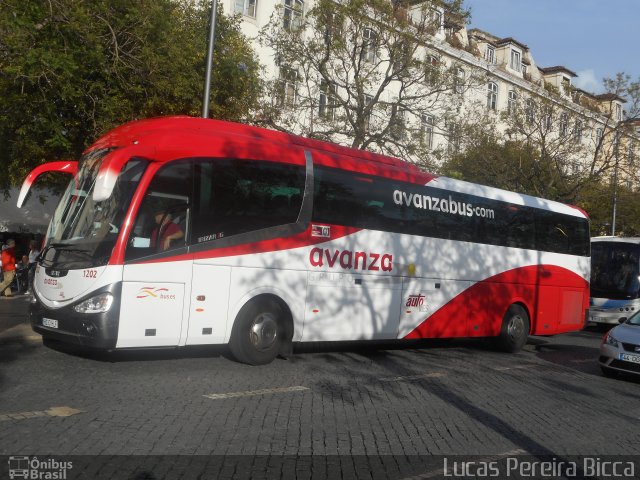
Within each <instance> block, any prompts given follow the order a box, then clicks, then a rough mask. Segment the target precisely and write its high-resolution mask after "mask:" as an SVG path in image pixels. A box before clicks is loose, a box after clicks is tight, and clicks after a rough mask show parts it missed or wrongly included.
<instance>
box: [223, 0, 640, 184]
mask: <svg viewBox="0 0 640 480" xmlns="http://www.w3.org/2000/svg"><path fill="white" fill-rule="evenodd" d="M221 3H222V4H223V8H224V11H225V12H227V13H232V14H233V13H235V14H240V15H242V18H243V23H242V26H243V27H242V28H243V32H244V33H245V35H247V37H248V38H250V39H252V40H253V43H254V48H255V50H256V52H257V54H258V56H259V58H260V61H261V63H262V64H263V65H264V66H265V76H266V78H267V79H268V80H272V81H273V82H274V85H275V86H276V88H277V89H279V92H276V93H274V95H273V98H274V103H275V106H276V107H277V108H280V109H289V113H287V115H286V119H287V123H286V125H283V128H285V129H288V130H291V131H294V132H295V133H299V134H303V135H311V136H318V137H319V138H324V139H327V140H331V141H335V142H338V143H343V144H347V145H351V144H353V142H352V137H353V135H354V134H357V132H356V133H354V132H353V131H352V130H350V129H349V128H344V129H342V131H339V132H336V131H335V129H334V130H332V134H331V135H328V134H325V133H326V132H324V131H322V130H321V129H317V125H319V124H322V121H326V120H327V117H328V115H327V112H329V111H330V110H329V109H330V108H337V107H339V106H340V105H343V106H344V105H345V104H344V103H341V102H342V100H341V101H337V100H336V97H339V96H340V91H339V90H338V88H339V87H336V86H335V85H330V84H328V83H327V81H326V79H321V78H316V79H315V80H313V81H312V83H313V82H315V85H314V86H313V88H310V87H309V82H306V83H305V85H304V86H303V85H302V83H303V82H305V80H302V77H303V72H300V71H299V70H298V69H297V67H296V66H295V65H285V64H282V62H279V61H277V60H276V58H277V55H276V54H275V53H274V51H273V49H271V48H270V47H268V46H266V45H265V44H264V42H261V41H260V40H261V37H263V36H264V32H263V29H264V28H265V27H266V26H267V25H268V24H269V22H275V23H278V22H281V24H282V25H283V26H284V27H285V28H287V29H292V28H295V26H296V25H299V24H300V23H301V21H302V19H303V18H304V16H305V14H306V13H307V12H309V11H310V9H311V8H313V6H314V5H315V0H221ZM405 5H406V8H404V9H402V8H398V9H397V11H396V14H398V15H404V16H406V18H408V19H409V20H410V22H412V23H413V24H415V25H417V24H418V23H420V22H421V21H423V20H424V17H425V15H426V16H428V20H429V22H430V27H429V29H428V30H422V34H421V37H420V38H419V44H420V47H419V48H417V49H415V50H414V51H413V55H414V56H417V57H421V58H423V59H427V61H426V62H425V64H427V65H428V64H429V63H432V64H433V66H434V68H437V69H438V71H440V72H447V73H448V75H449V76H446V75H445V76H441V77H440V80H442V81H448V82H450V85H449V88H448V89H444V90H443V89H440V90H442V91H439V92H438V95H435V96H433V97H427V96H425V97H424V98H423V99H422V100H423V102H422V104H421V103H420V102H414V103H413V104H410V105H408V106H406V105H405V104H403V103H402V102H398V98H399V97H400V95H401V92H400V90H402V88H403V87H402V86H398V85H395V84H394V82H393V81H392V82H389V85H388V87H387V88H386V90H384V91H376V92H371V93H370V95H369V94H367V93H366V92H365V95H364V96H365V98H364V106H365V107H366V105H367V102H372V101H373V99H374V98H375V100H376V101H378V102H379V103H380V104H381V105H382V107H380V108H378V109H372V110H371V114H369V115H368V116H367V118H366V122H365V127H366V128H368V129H370V130H374V129H376V128H378V130H379V132H381V134H382V135H386V138H391V139H392V140H393V141H391V142H390V144H389V145H388V144H386V143H384V142H382V141H372V142H371V143H368V144H357V145H356V146H359V147H360V148H369V149H372V150H379V151H382V152H384V153H388V154H392V155H397V156H401V157H404V158H406V159H408V160H412V161H421V160H422V159H423V157H424V156H430V155H431V154H433V155H432V161H431V165H433V164H434V162H435V163H437V162H438V161H441V160H442V158H444V157H445V156H446V155H447V154H450V153H452V152H456V151H458V150H459V149H460V148H463V144H464V142H463V140H464V139H461V138H459V135H460V132H461V131H462V130H460V129H459V128H458V127H459V125H460V124H461V123H463V122H469V121H470V120H473V119H476V120H477V121H478V122H493V123H494V124H495V126H496V128H497V129H498V131H500V132H501V133H502V134H504V135H515V136H516V137H517V135H518V132H517V130H518V129H517V128H515V127H514V125H515V123H516V122H517V121H520V123H521V128H520V130H521V131H520V134H522V133H523V131H524V130H526V128H527V124H529V125H530V126H531V130H533V126H535V128H536V129H537V130H538V131H539V132H540V134H541V135H546V136H549V137H550V138H551V137H552V138H555V139H556V140H558V139H559V140H562V139H567V141H568V140H571V145H572V149H571V150H570V154H569V156H568V159H567V168H568V169H572V170H573V171H574V172H579V171H580V170H581V169H593V168H594V165H600V166H602V165H604V166H607V167H608V168H609V169H611V168H612V166H613V167H614V168H615V170H616V175H617V178H620V179H621V181H623V182H625V183H626V184H628V185H629V186H634V188H635V187H637V185H638V184H639V171H638V167H640V165H638V163H639V162H638V160H637V155H638V153H639V152H640V123H639V121H638V120H637V119H635V120H634V119H627V118H625V114H624V108H625V100H624V99H623V98H620V97H618V96H616V95H613V94H604V95H595V94H592V93H590V92H586V91H584V90H581V89H579V88H576V87H574V86H573V84H572V82H573V80H574V79H575V78H576V73H575V72H573V71H572V70H571V69H570V68H568V67H566V66H560V65H556V66H542V65H538V64H537V63H536V61H535V58H534V55H533V52H532V51H531V49H530V48H529V47H528V46H527V45H525V44H524V43H522V42H520V41H518V40H517V39H516V38H515V37H507V38H500V37H497V36H495V35H492V34H491V33H489V32H485V31H482V30H479V29H467V27H466V25H465V24H464V21H462V20H460V19H458V18H456V17H455V16H453V15H449V14H448V13H447V12H445V11H444V10H443V9H442V8H441V7H437V6H434V4H432V2H424V1H419V0H418V1H410V2H408V3H406V4H405ZM272 24H273V23H272ZM514 29H515V27H514ZM426 31H428V32H429V35H425V34H424V32H426ZM514 33H517V32H514ZM359 35H361V37H362V41H363V42H364V44H366V45H369V46H371V48H370V49H369V51H365V52H364V55H361V58H360V60H362V59H364V60H369V61H370V62H374V61H375V60H380V59H382V58H383V57H384V53H380V50H381V49H382V47H381V46H378V45H376V41H377V35H378V34H377V32H376V29H375V28H364V29H362V32H361V33H359ZM367 42H368V43H367ZM389 58H391V57H389ZM568 61H570V59H568ZM376 68H378V69H379V70H384V68H385V67H384V62H383V61H382V62H379V63H378V64H376ZM425 81H426V82H428V81H429V78H427V77H425ZM396 83H397V82H396ZM302 91H304V92H305V95H306V97H305V96H304V95H303V94H302V93H301V92H302ZM414 97H415V95H414ZM394 102H396V103H394ZM387 107H388V108H387ZM357 108H360V110H362V105H358V106H354V111H355V110H356V109H357ZM518 112H519V113H520V116H521V117H522V118H521V119H520V120H517V118H516V117H517V116H518ZM390 119H391V121H390ZM330 120H335V114H334V113H333V111H331V116H330ZM314 128H315V130H314ZM399 129H406V130H407V131H410V132H412V134H411V135H407V134H403V135H398V131H399ZM327 131H328V130H327ZM525 133H526V132H525ZM399 140H402V141H399ZM402 142H404V143H405V145H404V146H403V145H401V144H402ZM412 143H413V144H419V147H420V148H414V147H415V145H412ZM569 157H571V158H569Z"/></svg>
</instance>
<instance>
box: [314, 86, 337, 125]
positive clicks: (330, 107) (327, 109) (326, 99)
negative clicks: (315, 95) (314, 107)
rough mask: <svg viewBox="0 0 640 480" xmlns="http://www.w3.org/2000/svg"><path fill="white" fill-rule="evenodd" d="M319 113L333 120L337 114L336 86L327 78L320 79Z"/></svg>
mask: <svg viewBox="0 0 640 480" xmlns="http://www.w3.org/2000/svg"><path fill="white" fill-rule="evenodd" d="M318 103H319V107H318V114H319V115H320V117H322V118H325V119H327V120H333V119H334V118H335V115H336V105H337V104H338V102H337V100H336V86H335V85H334V84H330V83H328V82H327V81H326V80H324V79H323V80H321V81H320V99H319V102H318Z"/></svg>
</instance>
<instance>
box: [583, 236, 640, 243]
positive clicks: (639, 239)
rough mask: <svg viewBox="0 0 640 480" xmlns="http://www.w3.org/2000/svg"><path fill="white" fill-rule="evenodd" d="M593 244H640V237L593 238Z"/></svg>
mask: <svg viewBox="0 0 640 480" xmlns="http://www.w3.org/2000/svg"><path fill="white" fill-rule="evenodd" d="M591 241H592V242H615V243H635V244H640V237H611V236H601V237H593V238H592V239H591Z"/></svg>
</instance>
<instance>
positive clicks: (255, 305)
mask: <svg viewBox="0 0 640 480" xmlns="http://www.w3.org/2000/svg"><path fill="white" fill-rule="evenodd" d="M283 337H284V332H283V311H282V308H281V307H280V305H278V304H277V303H276V302H274V301H272V300H260V301H254V302H251V303H249V304H247V305H245V306H244V307H242V309H241V310H240V313H239V314H238V317H237V318H236V321H235V323H234V325H233V330H232V333H231V340H230V341H229V349H230V350H231V353H232V354H233V356H234V357H235V358H236V360H238V361H239V362H242V363H247V364H249V365H265V364H267V363H270V362H271V361H273V359H274V358H276V356H277V355H278V354H279V353H280V350H281V348H282V343H283Z"/></svg>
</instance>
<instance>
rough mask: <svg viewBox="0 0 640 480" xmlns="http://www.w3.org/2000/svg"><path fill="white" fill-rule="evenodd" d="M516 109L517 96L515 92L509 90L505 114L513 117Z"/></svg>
mask: <svg viewBox="0 0 640 480" xmlns="http://www.w3.org/2000/svg"><path fill="white" fill-rule="evenodd" d="M517 108H518V94H517V93H516V91H515V90H509V95H508V99H507V113H508V114H509V115H515V113H516V111H517Z"/></svg>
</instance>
